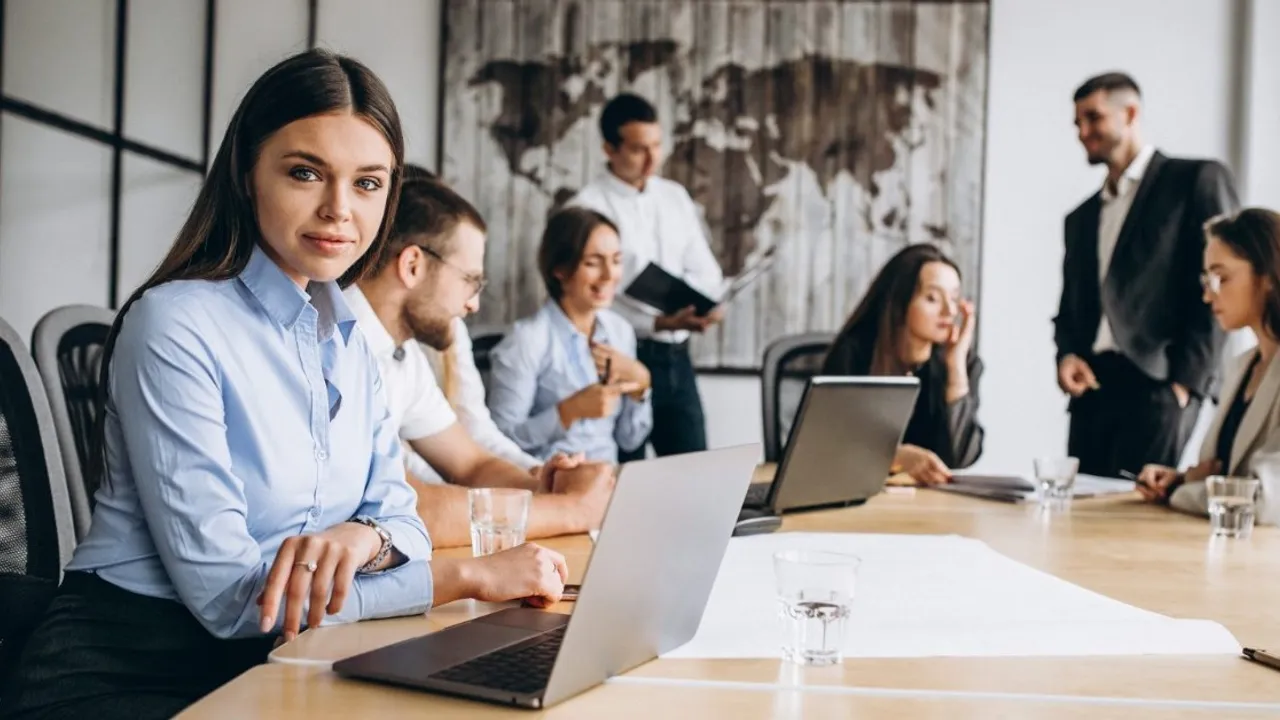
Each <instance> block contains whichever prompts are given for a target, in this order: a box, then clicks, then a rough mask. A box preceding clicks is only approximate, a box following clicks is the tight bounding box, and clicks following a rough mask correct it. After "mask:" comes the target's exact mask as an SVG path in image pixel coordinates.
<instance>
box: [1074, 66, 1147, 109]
mask: <svg viewBox="0 0 1280 720" xmlns="http://www.w3.org/2000/svg"><path fill="white" fill-rule="evenodd" d="M1099 90H1105V91H1106V92H1108V93H1113V92H1115V91H1117V90H1129V91H1131V92H1132V93H1133V94H1134V95H1137V96H1138V97H1142V90H1140V89H1138V81H1136V80H1134V79H1133V78H1132V77H1130V76H1129V75H1127V74H1126V73H1122V72H1109V73H1103V74H1101V75H1095V76H1093V77H1091V78H1089V79H1088V80H1085V81H1084V83H1082V84H1081V85H1080V87H1078V88H1076V92H1075V94H1074V95H1072V96H1071V101H1072V102H1080V101H1081V100H1083V99H1085V98H1087V97H1089V96H1090V95H1092V94H1094V93H1096V92H1098V91H1099Z"/></svg>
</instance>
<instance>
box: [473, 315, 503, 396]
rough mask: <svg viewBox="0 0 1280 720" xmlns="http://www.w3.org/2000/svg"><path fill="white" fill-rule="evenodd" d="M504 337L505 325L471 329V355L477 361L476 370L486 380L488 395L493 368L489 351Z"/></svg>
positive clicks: (485, 389) (485, 388)
mask: <svg viewBox="0 0 1280 720" xmlns="http://www.w3.org/2000/svg"><path fill="white" fill-rule="evenodd" d="M504 337H506V328H503V327H496V326H488V327H484V326H481V327H476V328H474V329H472V330H471V357H472V359H474V360H475V362H476V370H479V371H480V379H481V380H483V381H484V391H485V393H486V395H487V394H488V392H489V371H490V369H491V368H492V363H490V362H489V351H491V350H493V348H494V347H496V346H497V344H498V343H500V342H502V338H504Z"/></svg>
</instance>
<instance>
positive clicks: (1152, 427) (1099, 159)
mask: <svg viewBox="0 0 1280 720" xmlns="http://www.w3.org/2000/svg"><path fill="white" fill-rule="evenodd" d="M1141 119H1142V98H1141V94H1140V92H1139V90H1138V85H1137V83H1135V82H1134V81H1133V78H1131V77H1129V76H1128V75H1125V74H1122V73H1107V74H1105V75H1099V76H1097V77H1094V78H1091V79H1089V80H1088V81H1086V82H1085V83H1084V84H1083V85H1081V86H1080V88H1079V89H1078V90H1076V93H1075V124H1076V128H1077V129H1078V132H1079V138H1080V144H1081V145H1083V146H1084V149H1085V152H1086V153H1087V156H1088V160H1089V164H1091V165H1106V167H1107V177H1106V181H1105V182H1104V184H1103V187H1102V189H1101V190H1100V191H1099V192H1098V193H1096V194H1094V195H1093V196H1092V197H1090V198H1089V199H1088V200H1086V201H1085V202H1084V203H1083V204H1082V205H1080V206H1079V207H1078V208H1076V209H1075V210H1074V211H1072V212H1071V214H1070V215H1068V216H1067V220H1066V254H1065V257H1064V260H1063V280H1062V299H1061V304H1060V305H1059V308H1058V315H1057V317H1056V318H1054V326H1055V327H1054V341H1055V342H1056V343H1057V346H1058V352H1057V361H1058V385H1059V386H1060V387H1061V388H1062V390H1063V391H1064V392H1066V393H1067V394H1068V395H1070V396H1071V400H1070V404H1069V406H1068V407H1069V411H1070V413H1071V430H1070V435H1069V438H1068V440H1067V451H1068V453H1070V454H1071V455H1073V456H1075V457H1077V458H1079V459H1080V471H1081V472H1086V473H1093V474H1098V475H1107V476H1115V475H1116V474H1118V473H1119V472H1120V471H1121V470H1128V471H1131V472H1134V473H1137V472H1139V471H1140V470H1141V469H1142V467H1143V465H1145V464H1147V463H1159V464H1162V465H1169V466H1176V465H1177V463H1178V458H1179V457H1180V456H1181V454H1182V449H1183V446H1184V445H1185V444H1186V442H1187V439H1188V438H1189V437H1190V435H1191V431H1192V429H1193V428H1194V427H1195V422H1196V417H1197V415H1198V414H1199V410H1200V405H1201V403H1202V402H1203V400H1204V399H1205V398H1211V397H1214V396H1215V395H1216V393H1217V389H1218V388H1217V386H1218V381H1219V379H1218V356H1219V354H1220V352H1221V349H1222V343H1223V335H1222V331H1221V330H1220V329H1219V328H1218V326H1217V323H1216V322H1214V318H1213V315H1212V313H1211V311H1210V309H1209V306H1207V305H1205V304H1204V303H1203V302H1201V300H1200V296H1201V288H1200V272H1201V263H1202V255H1203V251H1204V243H1205V240H1204V231H1203V225H1204V223H1205V221H1207V220H1208V219H1210V218H1212V217H1214V216H1215V215H1218V214H1220V213H1223V212H1230V211H1234V210H1235V209H1236V208H1237V207H1238V206H1239V201H1238V200H1237V198H1236V192H1235V189H1234V187H1233V186H1232V181H1231V176H1230V175H1229V173H1228V172H1227V170H1226V168H1224V167H1223V166H1222V165H1221V164H1220V163H1218V162H1215V161H1212V160H1187V159H1181V158H1170V157H1166V156H1164V155H1162V154H1161V153H1160V152H1158V151H1156V149H1155V148H1154V147H1152V146H1151V145H1147V144H1144V142H1143V140H1142V133H1141V123H1140V121H1141Z"/></svg>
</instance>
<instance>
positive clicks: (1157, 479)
mask: <svg viewBox="0 0 1280 720" xmlns="http://www.w3.org/2000/svg"><path fill="white" fill-rule="evenodd" d="M1177 479H1178V470H1177V468H1171V467H1166V466H1164V465H1146V466H1144V467H1143V468H1142V472H1140V473H1138V480H1137V482H1136V483H1135V485H1136V487H1137V488H1138V492H1139V493H1141V495H1142V499H1143V500H1146V501H1147V502H1164V500H1165V496H1166V495H1167V494H1168V492H1169V486H1170V485H1172V484H1173V483H1174V482H1175V481H1176V480H1177Z"/></svg>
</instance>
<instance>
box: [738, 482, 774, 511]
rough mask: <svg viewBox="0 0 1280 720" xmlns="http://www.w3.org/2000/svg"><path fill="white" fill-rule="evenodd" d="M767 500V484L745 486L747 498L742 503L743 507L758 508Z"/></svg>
mask: <svg viewBox="0 0 1280 720" xmlns="http://www.w3.org/2000/svg"><path fill="white" fill-rule="evenodd" d="M768 500H769V483H752V484H750V485H748V486H747V497H746V499H745V500H743V501H742V506H743V507H749V508H759V507H764V504H765V503H766V502H767V501H768Z"/></svg>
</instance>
